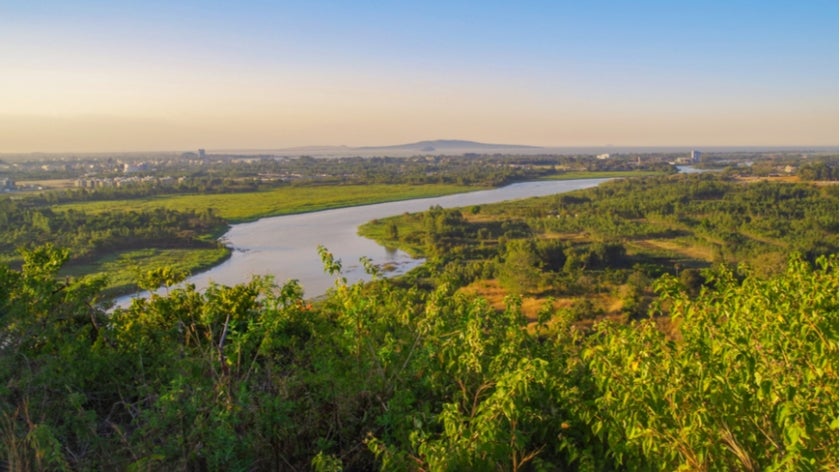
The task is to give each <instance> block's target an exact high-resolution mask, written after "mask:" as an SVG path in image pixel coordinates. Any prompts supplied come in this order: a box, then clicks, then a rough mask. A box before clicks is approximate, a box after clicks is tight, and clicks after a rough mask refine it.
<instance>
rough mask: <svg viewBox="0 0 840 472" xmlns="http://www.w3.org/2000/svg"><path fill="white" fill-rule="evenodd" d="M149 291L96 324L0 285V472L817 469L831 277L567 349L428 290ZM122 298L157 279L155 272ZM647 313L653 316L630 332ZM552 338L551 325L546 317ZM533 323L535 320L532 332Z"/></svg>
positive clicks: (718, 289)
mask: <svg viewBox="0 0 840 472" xmlns="http://www.w3.org/2000/svg"><path fill="white" fill-rule="evenodd" d="M321 254H322V257H323V259H324V262H325V266H326V268H327V269H328V270H329V271H330V272H331V273H332V274H333V275H334V276H335V277H336V284H335V287H334V289H332V290H331V291H330V293H329V294H328V295H327V296H326V297H325V298H324V299H323V300H322V301H320V302H318V303H315V304H311V303H310V302H307V301H305V300H303V299H302V290H301V288H300V287H299V286H298V285H297V283H295V282H294V281H293V282H290V283H288V284H286V285H283V286H277V285H275V284H274V283H273V282H272V281H271V280H270V279H260V278H257V279H254V280H252V281H251V282H249V283H247V284H241V285H237V286H233V287H224V286H212V287H210V288H209V289H208V290H207V291H205V292H203V293H200V292H198V291H196V290H195V288H194V287H192V286H189V285H187V286H184V287H181V288H169V289H168V290H167V291H163V293H162V294H155V295H152V296H151V297H150V298H149V299H137V300H135V301H134V302H133V303H132V305H131V306H129V307H127V308H124V309H117V310H115V311H113V312H112V313H110V314H106V313H105V312H103V311H102V310H101V309H100V308H99V302H100V301H101V298H100V294H101V289H102V281H101V280H93V279H57V278H55V274H56V272H57V271H58V270H59V268H60V266H61V264H62V263H63V262H64V261H65V260H66V259H67V257H68V254H67V252H66V251H61V250H57V249H55V248H53V247H42V248H38V249H36V250H34V251H29V252H25V253H24V255H23V257H24V263H23V265H22V267H21V269H20V270H16V269H11V268H8V267H2V268H0V339H2V343H0V351H2V352H0V354H2V355H0V389H2V390H1V391H2V395H0V441H2V443H3V448H2V449H0V461H3V463H4V465H5V466H8V467H9V469H11V470H102V469H108V470H115V469H116V470H125V469H128V470H147V469H167V470H169V469H190V470H198V469H206V470H278V469H284V470H286V469H288V470H307V469H309V468H310V467H311V468H314V469H315V470H341V469H342V468H346V469H352V470H373V469H383V470H395V469H396V470H558V469H559V470H564V469H572V470H616V469H627V468H629V469H634V470H636V469H642V470H663V469H664V470H674V469H692V470H698V469H699V470H732V469H749V470H752V469H756V468H762V469H770V470H802V469H816V468H824V467H831V466H832V465H833V464H834V461H835V459H836V455H837V447H838V445H837V437H838V436H837V433H838V424H837V417H838V408H837V405H838V396H837V392H838V387H837V382H838V380H837V371H838V365H837V359H838V351H837V330H836V326H837V312H838V301H837V294H838V286H837V280H838V271H837V260H836V258H830V259H827V258H820V259H819V260H818V261H816V263H813V264H812V263H810V262H807V261H805V260H802V259H801V258H800V259H793V260H792V261H791V262H790V264H789V266H788V268H787V270H786V271H785V272H782V273H780V274H777V275H775V276H772V277H766V276H760V275H757V274H753V273H750V272H735V271H733V270H732V269H729V268H726V267H721V268H719V269H718V270H716V271H713V272H709V273H708V274H707V278H708V280H707V285H706V286H705V287H704V288H703V289H701V293H700V294H699V296H698V297H697V298H696V299H694V298H692V297H690V296H688V295H687V294H686V293H685V292H684V289H683V287H682V285H681V284H680V283H679V282H678V280H677V279H676V278H674V277H670V276H668V277H665V278H662V279H661V280H660V281H659V282H657V284H656V286H657V287H658V290H659V294H660V295H659V297H658V298H657V299H656V304H655V305H654V307H655V309H656V310H663V309H666V308H667V309H668V310H669V312H670V313H671V316H672V317H673V320H674V323H675V325H674V326H675V328H674V329H675V331H674V332H673V333H672V334H671V335H666V334H664V333H663V332H661V331H660V330H659V329H658V328H657V325H656V324H655V323H654V321H655V320H654V319H645V320H641V321H638V322H635V323H632V324H627V325H617V324H614V323H603V324H602V325H601V326H600V327H599V328H598V329H597V331H596V333H595V334H593V335H590V336H586V335H584V334H583V333H582V332H581V331H579V330H578V328H577V327H576V324H575V323H574V320H573V318H572V314H571V312H570V311H569V312H566V311H564V312H561V313H558V314H557V316H556V317H552V316H551V310H552V308H551V305H550V304H548V305H546V307H545V308H544V309H543V310H542V314H541V316H540V319H541V325H540V327H539V329H536V330H531V329H528V328H527V322H526V320H525V318H524V317H523V316H522V311H521V305H520V300H519V299H518V298H515V297H514V298H509V299H508V300H507V305H506V307H505V308H504V309H503V310H501V311H498V310H495V309H493V308H492V307H490V306H489V304H488V303H487V302H486V301H484V300H482V299H480V298H471V297H467V296H464V295H462V294H459V293H456V291H455V290H454V287H455V285H453V284H451V283H449V282H446V281H442V282H441V283H440V284H438V285H437V287H436V288H435V289H434V290H432V291H431V292H425V291H422V290H419V289H417V288H414V287H406V288H401V287H400V286H399V284H395V283H393V282H392V281H390V280H387V279H381V278H379V276H378V273H377V270H376V268H375V267H372V266H370V264H366V265H367V267H368V270H369V271H370V273H371V274H372V275H373V276H374V280H373V281H372V282H371V283H369V284H361V283H359V284H354V285H348V284H347V283H346V282H345V281H344V279H343V277H342V275H341V261H338V260H335V259H334V258H333V257H332V255H331V254H330V253H329V252H328V251H327V250H326V249H324V248H322V249H321ZM144 279H145V282H144V285H146V286H148V287H153V286H157V285H158V284H161V283H163V284H171V283H175V282H178V281H179V280H180V279H181V275H180V274H178V273H177V271H172V270H157V271H154V272H151V273H148V274H146V275H145V276H144ZM657 313H659V312H657V311H653V312H652V314H657ZM552 318H553V319H552ZM549 321H551V323H549Z"/></svg>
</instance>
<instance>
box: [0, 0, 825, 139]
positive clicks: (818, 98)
mask: <svg viewBox="0 0 840 472" xmlns="http://www.w3.org/2000/svg"><path fill="white" fill-rule="evenodd" d="M839 67H840V66H838V2H837V0H830V1H829V0H807V1H787V0H785V1H776V0H761V1H756V0H725V1H718V0H702V1H699V0H684V1H683V0H680V1H673V0H668V1H653V0H638V1H633V2H629V1H605V0H587V1H579V0H575V1H565V0H554V1H496V0H485V1H459V0H449V1H438V0H425V1H418V2H408V1H391V2H385V1H365V0H359V1H322V0H310V1H282V0H239V1H235V2H234V1H219V0H182V1H179V0H168V1H166V0H145V1H120V0H77V1H69V0H26V1H23V0H0V153H2V152H66V151H70V152H111V151H113V152H116V151H177V150H192V149H197V148H206V149H208V150H224V149H279V148H286V147H296V146H309V145H347V146H375V145H393V144H402V143H408V142H415V141H420V140H427V139H466V140H474V141H481V142H487V143H505V144H525V145H536V146H552V147H572V146H607V145H613V146H692V147H702V146H837V144H838V104H839V103H840V99H839V98H838V68H839Z"/></svg>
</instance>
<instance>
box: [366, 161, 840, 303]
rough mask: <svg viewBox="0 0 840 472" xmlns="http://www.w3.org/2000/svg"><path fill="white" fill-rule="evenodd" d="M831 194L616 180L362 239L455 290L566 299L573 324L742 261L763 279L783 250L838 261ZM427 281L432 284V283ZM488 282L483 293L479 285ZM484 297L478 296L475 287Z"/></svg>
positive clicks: (722, 180) (405, 219) (369, 229)
mask: <svg viewBox="0 0 840 472" xmlns="http://www.w3.org/2000/svg"><path fill="white" fill-rule="evenodd" d="M837 194H838V191H837V186H836V185H825V186H816V185H811V184H794V183H787V182H766V181H761V182H754V183H744V182H742V181H741V180H738V179H736V178H734V177H730V176H727V175H726V174H695V175H674V176H663V177H649V178H645V179H624V180H616V181H612V182H608V183H606V184H602V185H600V186H598V187H596V188H592V189H587V190H582V191H578V192H572V193H567V194H562V195H556V196H550V197H541V198H532V199H526V200H519V201H515V202H507V203H501V204H496V205H482V206H476V207H473V208H467V209H463V210H461V209H442V208H432V209H430V210H429V211H426V212H421V213H414V214H405V215H400V216H395V217H392V218H387V219H381V220H377V221H374V222H371V223H368V224H367V225H365V226H363V227H362V228H361V230H360V231H361V233H362V234H364V235H366V236H369V237H372V238H375V239H377V240H378V241H380V242H381V243H382V244H384V245H387V246H394V247H402V248H404V249H406V250H408V251H410V252H412V253H414V254H416V255H421V256H426V257H428V258H429V261H430V262H429V264H428V267H429V268H430V269H429V274H430V276H433V275H434V274H447V276H448V277H450V278H451V279H452V280H456V281H457V282H458V284H459V286H468V285H470V284H472V285H473V286H476V285H481V284H480V283H479V282H481V281H487V280H495V281H496V282H498V283H499V284H500V285H501V286H502V287H503V288H504V289H505V290H506V291H507V292H508V293H514V294H520V295H529V296H532V297H536V298H539V299H546V298H549V297H553V298H555V299H557V300H560V299H564V300H565V304H566V305H567V306H569V307H570V308H572V309H573V311H577V312H579V314H580V315H589V316H591V315H593V314H595V313H598V312H600V313H604V314H610V313H614V314H619V313H624V314H625V315H630V316H636V315H640V314H643V313H644V311H645V307H646V306H647V304H648V303H649V301H650V299H651V297H652V295H653V292H652V290H651V289H650V286H651V281H652V280H654V279H655V278H657V277H659V276H660V275H662V274H665V273H671V274H675V275H678V276H679V277H681V279H682V280H683V281H684V282H686V283H687V284H688V285H689V286H690V288H691V289H692V290H693V291H695V292H696V291H697V290H699V288H700V286H701V285H702V284H703V281H704V280H703V276H702V271H701V269H703V268H705V267H709V266H711V265H712V264H715V263H729V264H735V263H747V264H749V265H750V266H751V267H753V268H754V270H757V271H759V272H761V273H767V274H770V273H774V272H776V271H778V270H780V269H781V268H783V267H784V265H785V263H786V259H787V257H788V255H789V254H791V253H794V252H796V253H800V254H803V255H804V256H805V257H806V258H807V259H808V260H814V259H816V257H818V256H820V255H833V254H836V253H837V228H838V213H837V208H838V199H837ZM432 278H433V277H432ZM485 285H486V284H485ZM479 291H481V290H479Z"/></svg>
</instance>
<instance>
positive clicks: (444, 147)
mask: <svg viewBox="0 0 840 472" xmlns="http://www.w3.org/2000/svg"><path fill="white" fill-rule="evenodd" d="M354 149H359V150H365V151H369V150H374V149H375V150H383V151H388V150H394V151H419V152H441V151H446V152H456V151H457V152H481V151H485V152H486V151H501V150H505V151H511V150H517V149H520V150H535V149H539V147H537V146H523V145H519V144H488V143H479V142H476V141H465V140H461V139H436V140H431V141H418V142H416V143H409V144H397V145H394V146H364V147H357V148H354Z"/></svg>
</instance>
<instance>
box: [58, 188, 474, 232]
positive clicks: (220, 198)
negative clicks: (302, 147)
mask: <svg viewBox="0 0 840 472" xmlns="http://www.w3.org/2000/svg"><path fill="white" fill-rule="evenodd" d="M474 190H479V188H476V187H467V186H463V185H438V184H433V185H405V184H400V185H385V184H377V185H341V186H310V187H304V186H300V187H281V188H277V189H273V190H269V191H264V192H248V193H226V194H201V195H199V194H191V195H165V196H157V197H151V198H142V199H131V200H109V201H92V202H78V203H68V204H63V205H57V206H56V207H54V208H55V210H57V211H62V210H70V209H72V210H77V211H85V212H88V213H94V214H95V213H101V212H105V211H120V210H146V209H153V208H168V209H172V210H196V211H204V210H207V209H212V210H213V211H214V212H215V213H216V215H218V216H220V217H222V218H224V219H225V220H227V221H228V222H230V223H242V222H246V221H253V220H256V219H259V218H264V217H268V216H280V215H289V214H294V213H306V212H312V211H321V210H329V209H333V208H342V207H351V206H358V205H370V204H374V203H382V202H390V201H398V200H411V199H415V198H427V197H436V196H442V195H450V194H455V193H463V192H468V191H474Z"/></svg>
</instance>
